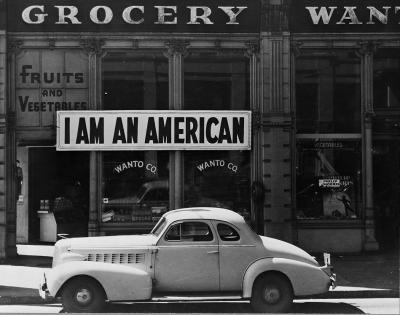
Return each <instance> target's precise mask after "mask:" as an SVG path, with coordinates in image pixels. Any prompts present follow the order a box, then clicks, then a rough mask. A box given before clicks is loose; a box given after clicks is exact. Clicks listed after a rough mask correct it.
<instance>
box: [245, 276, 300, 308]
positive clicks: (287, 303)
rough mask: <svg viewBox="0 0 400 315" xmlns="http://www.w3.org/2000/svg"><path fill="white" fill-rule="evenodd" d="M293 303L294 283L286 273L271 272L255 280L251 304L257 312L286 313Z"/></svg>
mask: <svg viewBox="0 0 400 315" xmlns="http://www.w3.org/2000/svg"><path fill="white" fill-rule="evenodd" d="M292 303H293V289H292V285H291V283H290V282H289V280H288V279H287V278H286V277H285V276H284V275H282V274H279V273H272V272H271V273H266V274H264V275H261V276H259V277H258V278H257V279H256V280H255V281H254V285H253V290H252V295H251V299H250V304H251V307H252V308H253V310H254V311H255V312H257V313H286V312H288V311H289V310H290V308H291V307H292Z"/></svg>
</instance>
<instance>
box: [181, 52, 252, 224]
mask: <svg viewBox="0 0 400 315" xmlns="http://www.w3.org/2000/svg"><path fill="white" fill-rule="evenodd" d="M249 78H250V73H249V59H248V58H246V57H244V56H243V55H241V56H239V55H235V54H228V53H226V54H225V53H224V54H220V55H217V54H205V53H201V54H192V55H190V56H188V57H186V58H185V60H184V108H185V109H188V110H248V109H249V108H250V106H249ZM184 174H185V193H184V205H185V207H195V206H209V207H221V208H228V209H231V210H234V211H237V212H239V213H240V214H242V215H243V216H244V217H245V218H247V219H249V217H250V200H251V198H250V186H251V185H250V151H190V152H185V154H184Z"/></svg>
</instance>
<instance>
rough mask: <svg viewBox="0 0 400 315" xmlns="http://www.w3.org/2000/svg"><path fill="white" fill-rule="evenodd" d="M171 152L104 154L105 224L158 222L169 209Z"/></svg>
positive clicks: (103, 220)
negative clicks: (169, 164) (169, 163)
mask: <svg viewBox="0 0 400 315" xmlns="http://www.w3.org/2000/svg"><path fill="white" fill-rule="evenodd" d="M168 162H169V154H168V152H158V151H150V152H135V151H129V152H106V153H104V155H103V187H102V193H103V199H102V218H101V220H102V222H103V223H155V222H157V221H158V219H159V218H160V217H161V216H162V214H164V213H165V212H166V211H168V207H169V188H168Z"/></svg>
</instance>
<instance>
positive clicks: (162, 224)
mask: <svg viewBox="0 0 400 315" xmlns="http://www.w3.org/2000/svg"><path fill="white" fill-rule="evenodd" d="M166 224H167V220H165V218H164V217H162V218H161V219H160V220H159V221H158V222H157V224H156V225H155V227H154V228H153V229H152V230H151V232H150V234H153V235H155V236H159V235H160V233H161V231H162V230H163V229H164V227H165V225H166Z"/></svg>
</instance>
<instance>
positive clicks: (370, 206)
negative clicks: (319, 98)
mask: <svg viewBox="0 0 400 315" xmlns="http://www.w3.org/2000/svg"><path fill="white" fill-rule="evenodd" d="M360 46H361V49H360V50H359V52H360V57H361V106H362V110H361V112H362V117H363V120H362V127H361V128H362V139H363V143H362V150H363V174H364V176H363V187H364V189H363V192H364V194H363V195H364V198H363V199H364V219H365V232H364V244H363V248H364V250H378V249H379V245H378V242H377V241H376V239H375V222H374V200H373V164H372V158H373V157H372V116H373V110H374V109H373V100H374V96H373V80H374V74H373V69H374V68H373V61H374V51H375V50H376V48H377V44H375V43H373V42H361V43H360Z"/></svg>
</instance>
